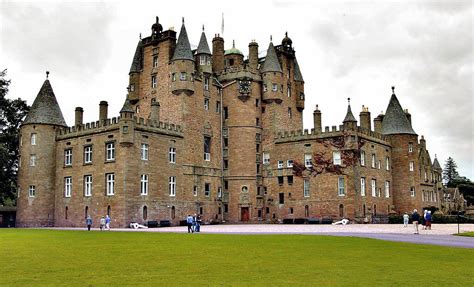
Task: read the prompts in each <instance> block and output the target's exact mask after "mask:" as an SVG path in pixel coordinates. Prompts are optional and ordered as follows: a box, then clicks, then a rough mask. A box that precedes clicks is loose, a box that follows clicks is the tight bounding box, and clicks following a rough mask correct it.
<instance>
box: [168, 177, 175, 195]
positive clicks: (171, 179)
mask: <svg viewBox="0 0 474 287" xmlns="http://www.w3.org/2000/svg"><path fill="white" fill-rule="evenodd" d="M168 182H169V183H168V191H169V194H170V196H176V176H170V177H169V181H168Z"/></svg>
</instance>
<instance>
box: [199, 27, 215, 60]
mask: <svg viewBox="0 0 474 287" xmlns="http://www.w3.org/2000/svg"><path fill="white" fill-rule="evenodd" d="M196 54H208V55H212V54H211V49H209V45H208V44H207V38H206V34H205V33H204V28H203V31H202V33H201V39H199V45H198V47H197V50H196Z"/></svg>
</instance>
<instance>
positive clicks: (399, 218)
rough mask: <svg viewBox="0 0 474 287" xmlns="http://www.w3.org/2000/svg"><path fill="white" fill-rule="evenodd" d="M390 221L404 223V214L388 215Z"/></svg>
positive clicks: (391, 222)
mask: <svg viewBox="0 0 474 287" xmlns="http://www.w3.org/2000/svg"><path fill="white" fill-rule="evenodd" d="M388 223H390V224H403V215H390V216H389V217H388Z"/></svg>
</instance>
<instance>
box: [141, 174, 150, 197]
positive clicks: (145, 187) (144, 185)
mask: <svg viewBox="0 0 474 287" xmlns="http://www.w3.org/2000/svg"><path fill="white" fill-rule="evenodd" d="M140 195H148V174H142V175H140Z"/></svg>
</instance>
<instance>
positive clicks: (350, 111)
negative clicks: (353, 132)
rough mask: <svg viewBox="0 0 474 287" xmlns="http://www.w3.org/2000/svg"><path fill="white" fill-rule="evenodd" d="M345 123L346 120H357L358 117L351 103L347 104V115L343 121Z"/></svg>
mask: <svg viewBox="0 0 474 287" xmlns="http://www.w3.org/2000/svg"><path fill="white" fill-rule="evenodd" d="M342 122H343V123H345V122H357V120H356V118H355V117H354V115H353V114H352V110H351V105H350V104H349V105H347V113H346V117H345V118H344V120H343V121H342Z"/></svg>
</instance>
